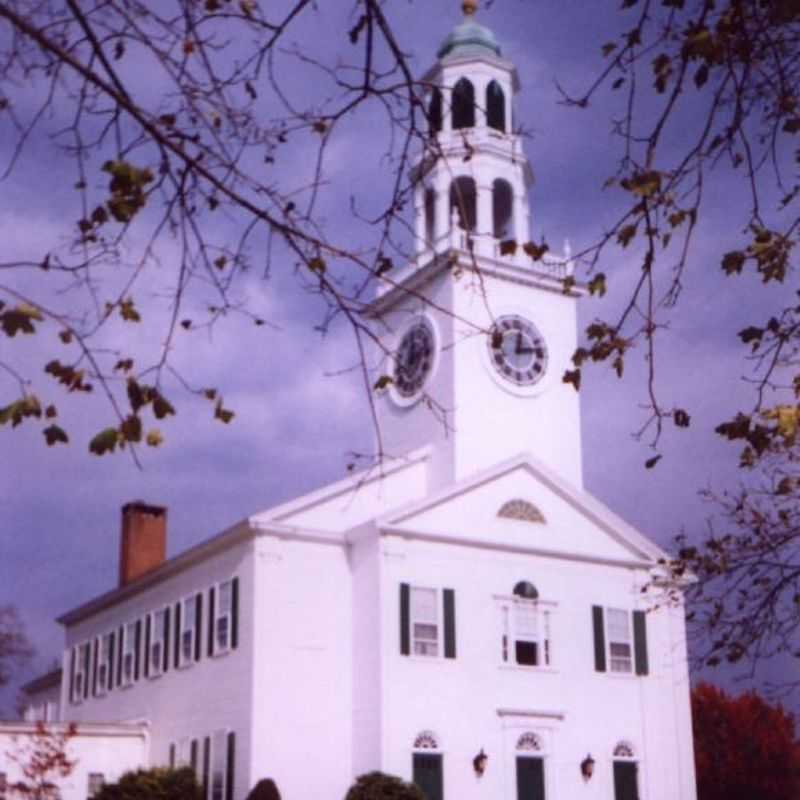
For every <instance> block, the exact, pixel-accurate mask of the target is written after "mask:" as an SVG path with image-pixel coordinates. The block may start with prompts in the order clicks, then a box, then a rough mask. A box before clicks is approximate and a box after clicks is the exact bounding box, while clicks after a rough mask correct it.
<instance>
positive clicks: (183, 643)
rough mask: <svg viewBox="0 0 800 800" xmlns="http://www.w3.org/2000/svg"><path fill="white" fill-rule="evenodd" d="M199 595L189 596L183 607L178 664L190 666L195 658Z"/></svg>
mask: <svg viewBox="0 0 800 800" xmlns="http://www.w3.org/2000/svg"><path fill="white" fill-rule="evenodd" d="M196 627H197V595H192V596H191V597H187V598H186V599H185V600H184V601H183V607H182V609H181V635H180V651H179V661H178V664H179V665H180V666H181V667H185V666H188V665H189V664H191V663H192V661H193V660H194V650H195V639H196V637H197V631H196Z"/></svg>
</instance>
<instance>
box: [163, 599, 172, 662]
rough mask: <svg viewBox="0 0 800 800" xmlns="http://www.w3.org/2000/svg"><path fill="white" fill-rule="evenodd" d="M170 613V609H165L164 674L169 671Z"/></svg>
mask: <svg viewBox="0 0 800 800" xmlns="http://www.w3.org/2000/svg"><path fill="white" fill-rule="evenodd" d="M169 612H170V608H169V606H167V607H166V608H165V609H164V639H163V643H162V646H161V655H162V656H163V658H162V667H163V669H164V672H166V671H167V670H168V669H169Z"/></svg>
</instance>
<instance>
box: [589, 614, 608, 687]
mask: <svg viewBox="0 0 800 800" xmlns="http://www.w3.org/2000/svg"><path fill="white" fill-rule="evenodd" d="M592 626H593V628H594V668H595V669H596V670H597V671H598V672H605V671H606V633H605V628H604V627H603V607H602V606H592Z"/></svg>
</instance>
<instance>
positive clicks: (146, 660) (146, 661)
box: [144, 614, 150, 678]
mask: <svg viewBox="0 0 800 800" xmlns="http://www.w3.org/2000/svg"><path fill="white" fill-rule="evenodd" d="M144 676H145V678H147V677H149V676H150V615H149V614H148V615H147V617H146V618H145V621H144Z"/></svg>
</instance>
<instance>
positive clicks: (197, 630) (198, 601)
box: [194, 592, 203, 661]
mask: <svg viewBox="0 0 800 800" xmlns="http://www.w3.org/2000/svg"><path fill="white" fill-rule="evenodd" d="M194 609H195V612H194V613H195V624H194V660H195V661H199V660H200V653H201V651H202V649H203V647H202V642H203V593H202V592H198V593H197V595H196V596H195V606H194Z"/></svg>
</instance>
